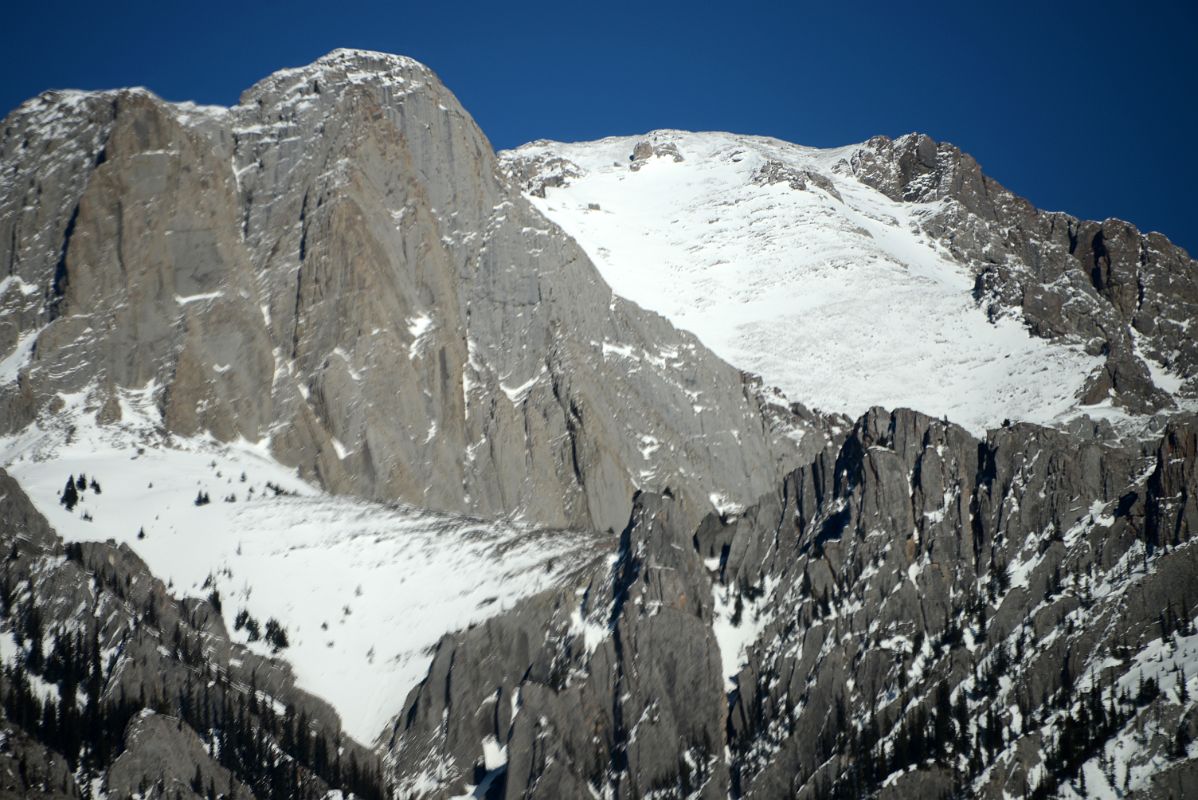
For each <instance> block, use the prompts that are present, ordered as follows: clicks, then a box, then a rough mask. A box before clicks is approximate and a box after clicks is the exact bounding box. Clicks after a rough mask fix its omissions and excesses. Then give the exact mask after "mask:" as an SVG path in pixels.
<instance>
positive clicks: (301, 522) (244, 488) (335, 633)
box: [0, 386, 593, 743]
mask: <svg viewBox="0 0 1198 800" xmlns="http://www.w3.org/2000/svg"><path fill="white" fill-rule="evenodd" d="M152 394H153V387H152V386H151V387H147V389H146V390H145V391H144V392H142V393H136V394H124V395H123V397H122V403H121V405H122V422H121V423H118V424H115V425H110V426H99V425H96V424H95V422H94V415H93V414H92V413H91V410H90V409H86V408H85V405H86V403H85V401H84V399H83V398H84V394H83V393H81V394H80V395H78V396H74V397H69V398H66V403H65V408H64V409H63V410H62V411H61V412H60V413H59V414H57V415H55V416H54V417H53V421H52V422H46V421H43V422H42V423H40V424H38V425H35V426H33V427H31V428H29V429H27V430H26V431H24V432H22V433H21V434H20V435H18V436H14V437H9V438H6V439H2V440H0V465H3V466H4V468H5V469H7V470H8V471H9V472H10V473H11V474H12V475H13V476H14V477H15V478H17V480H18V481H19V482H20V483H21V486H22V488H24V489H25V491H26V492H27V493H28V495H29V497H30V498H31V499H32V500H33V501H34V503H35V504H36V505H37V507H38V510H39V511H41V512H42V513H43V514H44V515H45V516H46V518H47V519H48V520H49V521H50V523H51V524H52V525H53V526H54V528H55V529H56V530H57V531H58V533H59V534H60V535H61V536H62V537H63V538H64V539H65V540H67V541H89V540H91V541H95V540H105V539H113V540H116V541H117V542H124V543H127V544H128V545H129V546H130V547H132V548H133V549H134V551H136V552H137V554H138V555H139V556H141V557H142V558H143V559H144V560H145V561H146V563H147V565H148V566H149V567H150V569H151V570H152V571H153V572H154V574H155V575H157V576H158V577H160V578H161V579H162V580H163V581H169V582H170V583H171V584H173V590H174V591H175V592H176V593H177V594H178V595H180V596H186V595H192V596H197V597H207V596H209V594H210V593H211V592H212V591H213V590H214V589H215V590H216V591H217V592H219V595H220V598H221V601H222V602H221V605H222V615H223V616H224V618H225V622H226V625H227V626H228V628H229V630H230V631H231V632H232V635H233V638H234V639H236V640H237V641H240V642H242V643H248V642H247V640H248V633H247V631H246V630H245V629H241V630H238V631H234V622H235V619H236V617H237V615H238V612H240V611H242V610H245V611H247V612H249V614H250V615H251V616H252V617H253V618H254V619H255V620H256V621H257V623H258V625H259V627H260V628H261V627H263V626H264V625H265V623H266V621H267V620H268V619H270V618H272V617H273V618H275V619H277V620H279V621H280V622H281V623H282V624H283V626H284V628H285V630H286V633H287V637H288V639H289V646H288V647H287V648H286V649H284V650H282V651H281V652H280V653H279V655H280V656H281V657H282V658H285V659H286V660H288V661H289V662H290V663H291V665H292V667H293V669H294V672H295V675H296V679H297V683H298V684H299V686H300V687H301V688H303V689H306V690H307V691H309V692H311V693H313V694H315V695H317V696H319V697H322V698H324V699H325V700H327V701H329V702H330V703H331V704H332V705H333V706H334V708H336V709H337V711H338V713H339V714H340V715H341V717H342V721H343V724H344V726H345V730H346V732H347V733H349V734H350V735H351V736H353V737H355V738H357V739H358V740H360V741H362V742H365V743H370V742H371V741H373V740H374V739H375V737H376V736H378V735H379V734H380V732H381V731H382V730H383V727H384V725H385V724H386V723H387V722H388V720H390V719H391V718H392V717H393V716H394V715H395V714H396V713H398V712H399V710H400V708H401V707H402V705H403V701H404V699H405V697H406V695H407V693H408V691H409V690H410V689H411V688H412V687H413V686H415V685H416V684H417V683H418V682H419V681H420V680H421V679H422V678H423V677H424V674H425V672H426V671H427V668H428V663H429V661H430V659H431V651H430V648H431V647H432V646H433V645H435V644H436V643H437V641H438V640H439V639H440V637H441V636H442V635H444V634H445V633H448V632H450V631H453V630H456V629H459V628H464V627H466V626H467V625H469V624H471V623H474V622H477V621H480V620H482V619H485V618H486V617H488V616H491V615H492V614H495V613H499V612H500V611H503V610H505V609H507V608H508V607H510V606H511V605H512V604H513V603H515V602H516V601H518V600H519V599H521V598H522V597H525V596H527V595H528V594H531V593H533V592H536V591H539V590H540V589H543V588H546V587H548V586H549V585H551V583H552V582H553V581H555V580H556V579H557V578H559V577H560V576H561V575H562V573H563V572H565V571H567V570H568V569H570V568H571V567H573V566H575V565H577V563H578V562H579V560H580V559H585V558H586V557H587V556H588V555H589V554H590V553H591V552H593V551H592V550H591V548H590V546H589V545H590V544H591V541H592V540H591V539H590V537H588V536H584V535H582V534H575V533H571V532H568V531H552V532H541V531H537V530H535V529H532V528H529V527H527V526H524V525H521V524H519V523H493V522H488V523H483V522H479V521H477V520H473V519H470V518H466V517H458V516H452V515H446V514H434V513H429V512H425V511H421V510H417V509H413V508H409V507H405V506H400V505H382V504H378V503H368V502H364V501H361V500H354V499H351V498H347V497H335V496H331V495H328V494H324V493H322V492H320V491H319V490H317V489H315V488H313V487H312V486H310V485H309V484H307V483H305V482H304V481H302V480H300V479H299V478H297V477H296V475H295V471H294V470H289V469H287V468H286V467H283V466H281V465H280V464H279V463H278V462H276V461H274V460H273V459H271V458H270V457H269V455H268V447H267V446H266V443H265V442H263V443H260V444H251V443H247V442H241V443H237V444H233V445H222V444H219V443H217V442H215V441H213V440H211V439H208V438H194V439H182V438H179V437H163V436H162V435H161V434H160V433H159V432H158V430H159V425H160V421H159V420H157V419H156V416H157V414H156V412H155V410H154V405H153V402H152V399H151V397H152ZM81 474H82V475H85V476H86V479H87V483H88V488H87V489H84V490H83V491H81V492H79V496H80V501H79V503H78V505H77V506H76V507H75V508H74V509H73V510H67V509H66V508H64V507H63V505H62V504H61V503H60V502H59V498H60V496H61V494H62V492H63V489H64V486H65V484H66V480H67V478H68V476H74V477H76V478H78V477H79V476H80V475H81ZM92 480H95V481H96V482H97V484H98V485H99V488H100V491H99V492H97V491H95V489H94V488H92V487H91V486H90V483H91V481H92ZM200 493H205V494H206V495H207V496H208V497H209V499H210V502H208V503H206V504H204V505H197V504H196V500H197V497H198V496H199V495H200ZM251 647H252V648H254V649H256V650H259V651H260V652H262V653H263V654H265V653H268V652H270V648H269V647H268V646H267V645H266V643H265V642H264V641H262V640H261V639H259V640H258V641H257V642H256V643H254V644H252V645H251Z"/></svg>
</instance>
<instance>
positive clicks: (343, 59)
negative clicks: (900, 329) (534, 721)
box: [0, 51, 821, 530]
mask: <svg viewBox="0 0 1198 800" xmlns="http://www.w3.org/2000/svg"><path fill="white" fill-rule="evenodd" d="M0 180H2V181H3V185H2V188H3V191H2V193H0V196H2V197H3V198H4V199H3V201H0V261H2V262H3V263H5V264H7V265H8V270H7V274H8V277H7V278H5V280H4V283H3V284H2V285H0V353H4V354H5V359H4V363H5V375H6V376H9V377H10V380H9V381H8V382H7V383H6V384H5V385H3V386H0V428H2V429H3V430H7V431H14V430H17V429H20V428H22V427H23V426H25V425H27V424H28V423H29V422H31V421H32V420H33V419H34V418H35V417H36V416H37V415H38V414H39V413H53V411H54V409H55V408H56V406H57V404H58V403H59V402H61V400H60V399H59V398H60V397H61V396H63V395H73V394H79V393H85V394H86V396H87V398H88V403H89V404H90V406H91V407H92V408H94V409H95V410H96V412H97V413H98V414H99V415H100V417H101V418H103V419H109V420H111V419H113V418H114V417H115V416H116V415H118V414H119V413H120V397H121V395H122V393H123V392H127V391H130V390H142V389H144V388H146V387H149V388H150V389H151V390H152V391H153V393H154V397H155V399H156V402H157V405H158V407H159V409H160V411H161V414H162V422H163V426H164V427H165V429H166V430H167V431H169V432H172V433H175V434H179V435H184V436H189V435H194V434H199V433H210V434H212V435H213V436H215V437H216V438H218V439H221V440H231V439H236V438H239V437H243V438H245V439H247V440H251V441H258V440H265V439H269V442H270V446H271V449H272V451H273V453H274V455H275V456H276V457H277V458H279V459H280V460H282V461H283V462H285V463H287V464H289V465H294V466H296V467H298V468H299V469H300V470H301V472H302V473H303V474H304V475H305V476H307V477H309V478H311V479H314V480H318V481H319V482H321V483H322V484H323V485H324V486H326V487H327V488H329V489H331V490H333V491H338V492H352V493H355V494H358V495H361V496H364V497H368V498H375V499H401V500H404V501H407V502H411V503H415V504H418V505H420V506H424V507H428V508H433V509H439V510H450V511H469V512H472V513H477V514H483V515H504V514H510V513H520V514H523V515H525V516H526V517H527V518H529V519H532V520H536V521H538V522H542V523H545V524H550V525H557V526H565V525H571V526H589V527H595V528H598V529H600V530H602V529H607V528H611V529H613V530H618V529H619V528H620V527H621V526H622V525H623V522H624V520H626V519H627V512H628V508H629V503H630V500H629V498H631V496H632V494H633V492H634V491H636V489H637V488H640V487H653V486H657V487H661V486H665V485H674V486H675V487H677V491H678V492H679V499H680V501H682V502H683V503H684V504H685V505H686V507H687V508H688V513H690V514H691V515H692V517H693V518H694V519H696V520H697V519H698V518H699V517H700V516H702V515H703V514H704V513H706V511H707V510H709V509H710V502H709V500H708V498H709V496H710V495H712V494H720V495H725V496H728V497H729V498H730V499H731V500H732V501H734V502H741V503H744V502H748V501H750V500H751V499H752V498H753V497H755V496H757V495H759V494H760V493H761V492H762V491H765V490H766V489H767V488H768V486H769V485H770V484H771V483H773V482H774V481H775V480H776V479H777V476H778V475H779V474H781V471H782V470H784V469H785V468H790V467H792V466H793V465H794V464H795V463H797V462H798V460H800V458H799V451H800V450H801V449H802V448H799V447H796V446H795V441H796V440H797V439H799V438H802V435H803V433H804V432H809V433H811V436H810V438H809V440H808V443H807V445H805V446H806V447H815V448H818V447H819V446H820V440H821V436H820V434H819V433H818V429H819V428H820V427H821V426H820V424H819V423H818V421H816V420H815V419H814V418H811V417H808V418H807V419H802V418H799V417H796V416H794V415H792V414H790V413H788V412H785V410H784V409H779V408H778V407H777V406H773V405H771V404H769V403H766V402H764V401H763V399H762V396H761V394H760V392H758V391H757V390H756V389H755V387H754V386H752V385H751V384H748V383H746V381H745V380H744V379H743V378H742V376H741V375H740V374H739V373H738V372H737V371H735V370H733V369H732V368H730V367H728V366H726V365H724V364H723V363H721V362H719V361H718V360H717V359H715V358H714V357H713V356H712V355H711V354H710V353H709V352H707V351H706V350H705V349H704V348H703V347H702V346H701V345H700V344H699V343H698V342H697V341H696V340H695V339H694V338H693V337H691V336H689V335H686V334H683V333H680V332H678V331H676V330H674V329H673V328H672V327H671V326H670V325H669V324H668V323H666V322H665V321H664V320H663V319H661V318H660V317H657V316H656V315H653V314H649V313H646V312H644V311H642V310H640V309H638V308H636V307H635V306H633V305H631V304H629V303H627V302H625V301H624V300H622V299H620V298H618V297H615V296H613V295H612V293H611V291H610V290H609V289H608V287H607V286H606V285H605V284H604V283H603V281H602V280H601V279H600V278H599V276H598V274H597V273H596V272H595V270H594V268H593V267H592V265H591V263H590V262H589V260H588V259H587V257H586V256H585V255H584V254H583V253H582V252H581V250H580V249H579V248H578V247H577V246H576V245H575V244H574V242H573V241H572V240H571V239H569V238H568V237H567V236H565V235H564V234H563V233H562V232H561V231H560V230H558V229H557V228H556V227H555V226H553V225H552V224H551V223H549V222H547V221H546V220H545V219H543V218H542V217H541V216H540V215H539V214H538V213H537V212H536V211H535V210H533V209H532V207H531V206H530V205H529V204H528V202H527V201H526V200H525V199H523V197H521V196H520V194H519V193H518V191H517V190H516V188H515V187H513V186H512V185H511V184H510V183H509V181H508V178H507V177H506V176H505V175H504V174H502V172H501V171H500V169H499V168H498V166H497V162H496V159H495V155H494V153H493V152H492V150H491V147H490V145H489V143H488V142H487V141H486V139H485V138H484V137H483V135H482V133H481V132H480V131H479V130H478V128H477V126H476V125H475V124H474V122H473V121H472V120H471V119H470V117H469V116H468V115H467V114H466V112H465V111H464V110H463V109H462V108H461V106H460V105H459V104H458V102H457V100H456V99H455V98H454V97H453V95H452V94H450V92H449V91H448V90H446V89H445V88H444V87H443V86H442V85H441V84H440V82H439V81H438V80H437V79H436V77H435V76H434V75H433V74H432V73H431V72H430V71H429V70H427V69H426V68H424V67H423V66H421V65H419V64H417V63H415V62H413V61H410V60H408V59H404V58H400V57H394V56H386V55H382V54H377V53H365V52H358V51H337V52H335V53H333V54H330V55H329V56H327V57H325V58H323V59H321V60H319V61H318V62H316V63H315V64H313V65H310V66H308V67H304V68H300V69H295V70H284V71H282V72H280V73H277V74H275V75H273V76H271V77H269V78H267V79H266V80H264V81H262V82H260V83H259V84H257V85H256V86H254V87H253V88H251V89H250V90H248V91H247V92H246V93H245V95H244V96H243V97H242V99H241V103H240V104H239V105H237V106H235V107H233V108H231V109H212V108H196V107H194V106H178V105H171V104H168V103H165V102H163V101H161V100H160V99H158V98H156V97H154V96H152V95H151V94H149V93H147V92H144V91H117V92H108V93H99V94H83V93H64V94H47V95H43V96H42V97H40V98H37V99H35V100H32V101H30V102H28V103H26V104H25V105H23V106H21V107H20V108H19V109H17V110H16V111H14V112H13V113H12V114H11V115H9V117H8V118H7V119H6V121H5V124H4V135H3V141H2V142H0ZM788 434H795V435H788Z"/></svg>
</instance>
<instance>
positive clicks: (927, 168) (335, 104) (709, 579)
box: [0, 50, 1198, 800]
mask: <svg viewBox="0 0 1198 800" xmlns="http://www.w3.org/2000/svg"><path fill="white" fill-rule="evenodd" d="M0 187H2V189H3V191H2V192H0V263H2V264H6V265H7V269H6V270H5V273H4V277H3V278H2V279H0V281H2V282H0V468H2V469H0V557H3V559H4V560H3V571H2V574H0V579H2V580H0V590H2V591H0V601H2V602H0V612H2V616H0V660H2V661H3V669H2V670H0V706H2V707H3V712H4V716H3V719H0V728H2V729H3V736H2V737H0V794H6V795H11V796H16V797H112V798H117V797H122V798H123V797H138V798H141V799H142V800H146V798H160V797H182V798H198V797H217V796H222V797H228V798H233V797H237V798H250V797H259V798H283V797H287V798H290V797H302V798H346V797H349V796H354V797H362V798H383V797H388V796H391V797H428V798H448V797H461V796H473V797H507V798H516V797H528V798H533V797H544V798H574V797H608V798H675V797H676V798H684V797H688V798H690V797H698V798H709V797H710V798H715V797H720V798H724V797H746V798H747V797H755V798H776V797H801V798H824V797H858V796H871V797H873V796H876V797H887V798H888V797H896V796H909V795H912V794H914V795H918V796H925V795H927V796H956V797H975V796H976V797H992V798H1005V797H1007V796H1024V795H1027V796H1037V797H1073V796H1078V795H1083V796H1084V795H1087V794H1094V795H1096V796H1101V797H1114V796H1126V795H1128V794H1129V793H1134V794H1135V796H1137V797H1139V796H1142V797H1154V798H1155V797H1159V798H1166V797H1178V796H1187V795H1188V794H1191V793H1193V792H1194V791H1195V789H1196V787H1198V748H1195V747H1194V746H1192V744H1191V741H1192V739H1193V737H1194V736H1195V735H1196V734H1198V701H1196V700H1195V696H1196V695H1198V676H1196V674H1195V673H1198V634H1196V633H1195V622H1194V617H1195V613H1196V609H1195V606H1194V603H1195V602H1198V599H1196V598H1198V595H1196V593H1195V592H1194V591H1192V590H1193V588H1194V587H1195V586H1198V558H1196V556H1195V553H1196V552H1198V551H1195V550H1194V545H1193V537H1192V533H1193V532H1194V531H1195V530H1196V528H1198V506H1195V502H1196V498H1198V467H1196V464H1195V462H1196V460H1198V416H1195V414H1194V413H1193V412H1194V410H1195V407H1196V403H1195V392H1196V391H1198V386H1196V381H1195V379H1194V374H1195V371H1196V370H1198V360H1196V358H1195V351H1194V350H1193V342H1192V341H1191V340H1190V338H1189V337H1187V335H1186V331H1187V330H1188V328H1189V325H1190V324H1191V322H1192V320H1193V319H1194V318H1195V316H1198V315H1196V314H1195V306H1196V304H1198V293H1196V291H1195V280H1196V274H1195V262H1193V261H1192V260H1190V259H1189V258H1188V256H1187V255H1186V254H1185V253H1184V252H1182V251H1180V250H1179V249H1177V248H1175V247H1173V246H1172V245H1171V244H1169V243H1168V242H1167V241H1166V240H1164V238H1163V237H1160V236H1159V235H1157V234H1148V235H1142V234H1140V233H1139V232H1137V231H1135V230H1134V229H1133V228H1131V227H1130V226H1127V225H1126V224H1124V223H1119V222H1116V221H1107V222H1105V223H1101V224H1099V223H1088V222H1084V221H1079V220H1076V219H1074V218H1072V217H1068V216H1067V215H1064V214H1049V213H1046V212H1041V211H1038V210H1036V209H1034V208H1033V207H1031V206H1030V205H1029V204H1027V203H1026V202H1025V201H1022V200H1020V199H1019V198H1017V197H1015V196H1014V195H1011V194H1010V193H1009V192H1006V190H1004V189H1002V187H1000V186H998V185H997V184H995V183H994V182H993V181H991V180H990V179H988V178H986V177H985V176H984V175H983V174H982V173H981V172H980V170H979V169H978V168H977V165H976V164H975V163H974V162H973V161H972V159H970V158H969V157H968V156H966V155H964V154H962V153H961V152H960V151H958V150H956V149H955V148H953V147H951V146H949V145H943V144H936V143H934V142H932V141H931V140H929V139H927V138H926V137H920V136H909V137H903V138H901V139H898V140H894V141H891V140H888V139H875V140H871V141H869V142H866V143H864V144H861V145H856V146H852V147H846V148H841V149H837V150H831V151H820V150H812V149H810V148H802V147H798V146H796V145H789V144H786V143H782V142H777V141H775V140H767V139H761V138H755V137H745V136H735V135H731V134H689V133H682V132H675V131H662V132H655V133H652V134H648V135H646V136H644V137H633V138H624V139H608V140H603V141H601V142H596V143H583V144H575V145H563V144H556V143H550V142H536V143H533V144H530V145H526V146H525V147H522V148H518V149H517V150H514V151H510V152H507V153H503V154H500V155H496V154H495V153H494V152H493V150H492V148H491V146H490V144H489V143H488V142H487V140H486V138H485V137H484V136H483V134H482V133H481V131H480V130H479V129H478V127H477V126H476V125H475V123H474V122H473V120H472V119H471V118H470V117H469V115H468V114H467V113H466V111H465V110H464V109H462V107H461V106H460V105H459V104H458V102H457V100H456V99H455V98H454V97H453V95H452V94H451V93H450V92H449V91H448V90H447V89H446V88H445V87H444V86H443V85H442V84H441V83H440V81H439V80H438V79H437V78H436V76H435V75H433V73H432V72H431V71H429V70H428V69H427V68H425V67H424V66H422V65H420V64H418V63H416V62H414V61H411V60H410V59H406V58H402V57H399V56H391V55H386V54H381V53H373V52H366V51H353V50H338V51H334V52H333V53H330V54H329V55H328V56H325V57H324V58H321V59H319V60H318V61H316V62H314V63H313V64H311V65H308V66H305V67H300V68H297V69H287V70H282V71H280V72H277V73H275V74H273V75H271V76H270V77H268V78H266V79H265V80H263V81H261V82H259V83H258V84H256V85H255V86H253V87H251V88H250V89H249V90H247V91H246V92H245V93H244V94H243V95H242V98H241V100H240V102H239V103H238V104H237V105H236V106H233V107H231V108H215V107H198V106H195V105H192V104H186V103H169V102H166V101H163V100H161V99H160V98H157V97H155V96H154V95H152V94H151V93H149V92H147V91H145V90H137V89H132V90H118V91H112V92H95V93H84V92H50V93H46V94H44V95H42V96H40V97H38V98H34V99H33V100H30V101H28V102H27V103H25V104H23V105H22V106H21V107H19V108H18V109H16V110H15V111H13V112H12V113H11V114H10V115H9V116H8V117H7V118H6V119H5V121H4V125H3V127H2V129H0ZM609 287H610V288H609ZM708 348H711V349H708ZM759 375H760V377H759ZM775 385H776V386H777V387H779V388H772V387H774V386H775ZM879 405H884V406H887V407H889V408H893V407H895V406H911V407H914V409H916V410H910V409H908V408H893V410H889V409H888V408H882V407H878V406H879ZM1191 595H1196V596H1195V597H1191Z"/></svg>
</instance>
